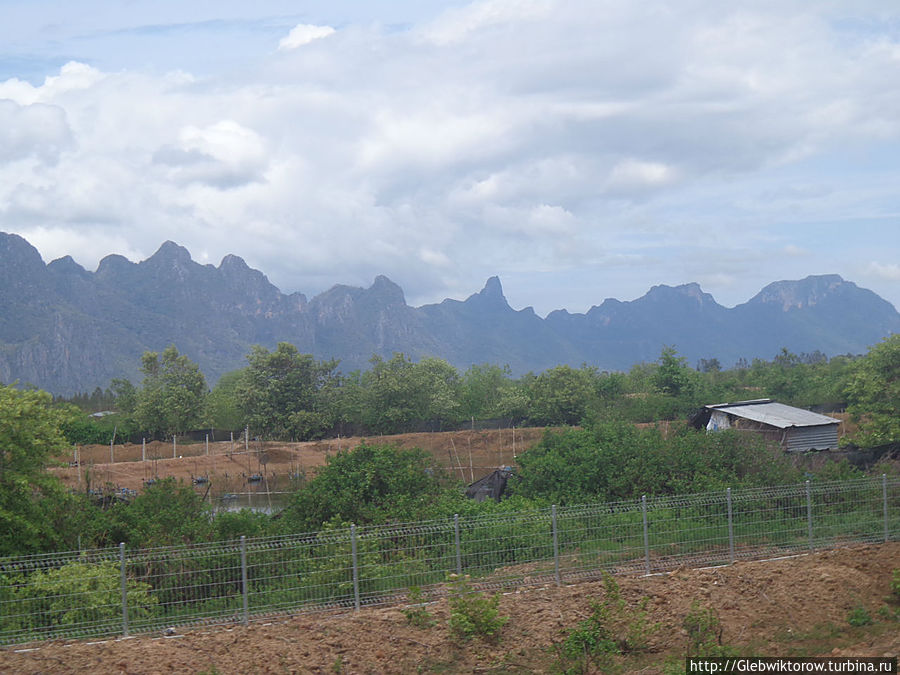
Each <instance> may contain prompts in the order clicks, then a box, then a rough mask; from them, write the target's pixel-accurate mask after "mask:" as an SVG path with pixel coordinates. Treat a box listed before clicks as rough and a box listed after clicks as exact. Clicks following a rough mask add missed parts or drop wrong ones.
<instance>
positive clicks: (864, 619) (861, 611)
mask: <svg viewBox="0 0 900 675" xmlns="http://www.w3.org/2000/svg"><path fill="white" fill-rule="evenodd" d="M847 623H849V624H850V625H851V626H854V627H859V626H868V625H869V624H871V623H872V615H871V614H869V610H867V609H866V608H865V607H863V606H862V605H857V606H856V607H854V608H853V609H851V610H850V612H849V613H848V614H847Z"/></svg>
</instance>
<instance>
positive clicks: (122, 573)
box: [119, 541, 128, 637]
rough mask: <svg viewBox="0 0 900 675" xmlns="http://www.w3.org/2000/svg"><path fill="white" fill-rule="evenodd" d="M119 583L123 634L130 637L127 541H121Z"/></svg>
mask: <svg viewBox="0 0 900 675" xmlns="http://www.w3.org/2000/svg"><path fill="white" fill-rule="evenodd" d="M119 584H120V586H121V588H122V635H123V636H124V637H128V583H127V581H126V578H125V542H124V541H120V542H119Z"/></svg>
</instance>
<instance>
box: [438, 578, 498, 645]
mask: <svg viewBox="0 0 900 675" xmlns="http://www.w3.org/2000/svg"><path fill="white" fill-rule="evenodd" d="M449 581H450V598H449V599H448V603H449V605H450V631H451V632H452V633H453V634H454V635H455V636H456V637H458V638H461V639H463V640H468V639H469V638H471V637H473V636H478V637H482V638H485V639H487V640H490V641H496V640H498V639H499V635H498V634H499V632H500V629H501V628H503V626H504V625H506V622H507V621H509V617H508V616H501V615H500V610H499V606H500V594H499V593H497V594H494V595H484V594H483V593H477V592H475V591H474V590H472V587H471V584H470V583H469V575H468V574H466V575H464V576H460V575H458V574H451V575H450V578H449Z"/></svg>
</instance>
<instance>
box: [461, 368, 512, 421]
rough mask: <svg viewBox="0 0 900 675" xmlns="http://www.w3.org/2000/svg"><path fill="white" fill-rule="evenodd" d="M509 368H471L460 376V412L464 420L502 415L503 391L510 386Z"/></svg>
mask: <svg viewBox="0 0 900 675" xmlns="http://www.w3.org/2000/svg"><path fill="white" fill-rule="evenodd" d="M512 384H513V383H512V380H511V379H510V370H509V366H504V367H503V368H501V367H500V366H495V365H491V364H487V363H484V364H481V365H473V366H471V367H470V368H469V369H468V370H467V371H466V372H465V373H464V374H463V376H462V382H461V388H460V401H461V405H460V412H461V413H462V415H463V416H464V417H465V418H474V419H478V420H481V419H491V418H494V417H500V416H501V415H502V414H503V412H504V411H503V402H504V391H505V390H507V389H509V388H510V387H511V386H512Z"/></svg>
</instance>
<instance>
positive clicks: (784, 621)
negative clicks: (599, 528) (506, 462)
mask: <svg viewBox="0 0 900 675" xmlns="http://www.w3.org/2000/svg"><path fill="white" fill-rule="evenodd" d="M898 567H900V542H893V543H890V544H884V545H878V546H874V545H873V546H859V547H850V548H845V549H838V550H833V551H827V552H820V553H815V554H809V555H801V556H795V557H790V558H782V559H778V560H772V561H765V562H741V563H737V564H735V565H732V566H728V567H719V568H707V569H686V568H682V569H679V570H676V571H674V572H672V573H670V574H663V575H656V576H648V577H637V576H631V577H617V578H616V580H617V582H618V584H619V586H620V588H621V592H622V597H623V598H625V599H626V600H627V602H628V603H629V606H630V607H637V605H638V603H639V602H640V601H641V599H642V598H646V599H647V605H646V607H647V609H648V611H649V618H650V620H651V621H652V622H654V623H658V628H657V629H656V630H655V631H653V632H650V633H649V640H648V644H647V648H646V649H645V650H643V651H641V652H636V653H632V654H630V655H627V656H623V657H617V663H616V664H615V665H616V666H617V670H618V672H626V673H637V672H640V673H645V674H646V675H652V674H654V673H663V672H664V669H665V670H667V672H678V668H679V667H680V666H683V663H684V662H683V657H684V655H685V648H686V644H687V640H688V638H687V632H686V631H685V629H684V627H683V621H684V617H685V616H686V615H687V614H688V612H689V611H691V606H692V603H694V602H695V601H696V602H699V603H700V606H702V607H704V608H710V609H712V610H714V611H715V612H716V614H717V615H718V618H719V620H720V622H721V626H722V634H721V641H722V643H723V644H725V645H729V646H731V647H734V648H735V650H736V652H737V653H739V654H743V655H756V656H891V657H895V656H897V655H898V653H900V616H898V615H897V614H896V612H897V611H898V609H900V608H898V606H897V605H896V604H891V603H890V602H889V595H890V590H889V583H890V579H891V573H892V570H893V569H896V568H898ZM603 594H604V586H603V583H602V582H600V581H596V582H585V583H579V584H573V585H568V586H562V587H556V586H555V585H551V586H546V587H537V588H523V589H520V590H519V591H517V592H512V593H508V594H506V595H504V596H503V597H502V599H501V602H500V610H501V612H502V613H503V614H505V615H508V616H509V617H510V618H509V621H508V623H507V624H506V625H505V626H504V627H503V629H502V631H501V634H500V637H499V640H497V641H496V642H495V643H488V642H485V641H483V640H481V639H479V638H474V639H472V640H470V641H468V642H465V641H460V640H459V639H456V638H454V637H453V636H452V635H451V633H450V631H449V629H448V627H447V618H448V609H447V604H446V601H445V600H440V601H437V602H435V603H433V604H431V605H429V606H428V607H427V609H428V611H429V612H430V613H431V615H432V617H433V619H434V625H433V626H430V627H415V626H412V625H410V624H409V623H408V621H407V619H406V615H405V614H404V612H403V609H404V606H402V605H401V606H392V607H380V608H364V609H362V610H361V611H360V612H358V613H353V612H352V611H349V612H343V613H329V614H302V615H297V616H293V617H281V618H274V619H269V620H268V621H267V622H255V623H251V624H250V625H249V626H246V627H245V626H241V625H234V626H220V627H204V628H175V630H174V634H173V635H170V636H165V635H161V634H159V633H157V634H147V635H141V636H137V637H133V638H128V639H118V640H116V639H111V640H106V641H94V642H89V641H70V642H52V643H45V644H40V645H36V646H35V645H31V646H30V647H32V649H30V650H26V649H22V648H18V649H11V648H10V649H7V650H5V651H0V672H3V673H82V672H93V673H133V674H142V673H200V672H202V673H208V674H212V673H222V674H225V673H360V674H373V675H374V674H381V673H398V674H405V673H416V672H426V673H553V672H560V669H559V663H558V662H555V660H554V659H555V658H556V657H555V656H554V651H553V650H552V648H551V645H552V644H553V643H555V642H559V641H560V640H562V639H563V638H564V637H565V635H566V634H567V633H568V631H569V630H571V629H572V628H573V627H574V626H575V625H576V624H577V623H578V622H579V621H580V620H582V619H584V618H586V617H587V616H588V615H589V613H590V611H591V609H590V605H591V601H592V600H596V599H597V598H600V597H602V596H603ZM858 607H865V609H866V610H867V611H868V612H869V614H870V615H871V616H872V617H873V619H874V622H873V623H872V624H871V625H869V626H863V627H851V626H850V625H849V623H848V613H849V612H850V611H851V610H853V609H855V608H858ZM603 670H609V667H608V666H606V667H604V668H603ZM590 672H601V669H599V668H596V667H595V668H594V669H593V670H591V671H590Z"/></svg>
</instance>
